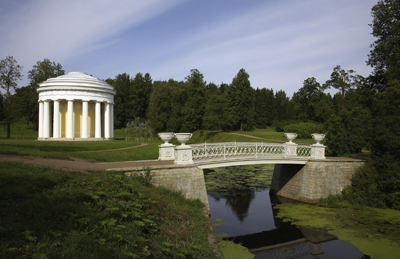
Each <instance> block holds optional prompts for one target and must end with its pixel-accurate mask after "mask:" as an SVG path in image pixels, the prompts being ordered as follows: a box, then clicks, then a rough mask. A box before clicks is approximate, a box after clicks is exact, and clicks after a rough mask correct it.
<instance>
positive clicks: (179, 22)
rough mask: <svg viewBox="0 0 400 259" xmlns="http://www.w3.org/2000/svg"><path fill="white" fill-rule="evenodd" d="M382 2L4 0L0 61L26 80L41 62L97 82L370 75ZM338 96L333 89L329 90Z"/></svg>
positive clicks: (288, 87)
mask: <svg viewBox="0 0 400 259" xmlns="http://www.w3.org/2000/svg"><path fill="white" fill-rule="evenodd" d="M376 3H377V0H351V1H349V0H335V1H332V0H281V1H278V0H264V1H261V0H247V1H245V0H240V1H239V0H168V1H166V0H146V1H143V0H140V1H137V0H113V1H111V0H85V1H83V0H2V1H1V3H0V24H1V26H0V35H1V41H0V42H1V43H0V58H1V59H3V58H5V57H6V56H8V55H11V56H14V58H15V59H16V60H17V61H18V63H19V64H20V65H22V66H24V70H23V74H24V79H23V80H22V81H20V83H19V86H25V85H27V84H28V83H29V80H28V78H27V74H28V71H29V70H30V69H32V67H33V65H34V64H35V63H36V62H37V61H43V59H44V58H48V59H50V60H51V61H55V62H59V63H61V65H62V66H63V69H64V70H65V72H66V73H68V72H71V71H82V72H85V73H87V74H91V75H93V76H95V77H97V78H100V79H106V78H114V77H115V76H116V75H117V74H119V73H124V72H126V73H129V74H130V75H131V76H135V75H136V73H138V72H141V73H143V74H144V73H149V74H150V75H151V77H152V79H153V80H168V79H170V78H173V79H175V80H178V81H180V80H185V77H186V76H188V75H189V74H190V70H191V69H194V68H196V69H198V70H199V71H200V72H201V73H202V74H203V75H204V79H205V80H206V81H207V82H213V83H215V84H217V85H219V84H221V83H222V82H224V83H231V82H232V79H233V78H234V77H235V75H236V74H237V72H238V71H239V70H240V69H241V68H244V69H245V70H246V71H247V73H249V75H250V82H251V85H252V87H254V88H257V87H258V88H272V89H273V90H274V91H279V90H284V91H285V92H286V93H287V94H288V95H289V96H292V94H293V92H296V91H298V89H299V88H300V87H302V85H303V81H304V80H305V79H307V78H308V77H315V78H316V79H317V81H318V82H320V83H321V84H322V83H324V82H325V81H326V80H328V79H329V77H330V74H331V73H332V71H333V68H334V67H335V66H336V65H340V66H341V67H342V68H343V69H346V70H348V69H353V70H355V71H356V72H357V74H360V75H363V76H367V75H368V74H369V73H370V72H371V68H370V67H367V66H366V63H365V61H366V60H367V59H368V57H367V55H368V53H369V51H370V45H371V44H372V43H373V41H374V38H373V36H372V35H371V32H372V29H371V28H370V27H369V26H368V24H370V23H372V17H371V8H372V6H374V5H375V4H376ZM332 92H335V91H334V90H332Z"/></svg>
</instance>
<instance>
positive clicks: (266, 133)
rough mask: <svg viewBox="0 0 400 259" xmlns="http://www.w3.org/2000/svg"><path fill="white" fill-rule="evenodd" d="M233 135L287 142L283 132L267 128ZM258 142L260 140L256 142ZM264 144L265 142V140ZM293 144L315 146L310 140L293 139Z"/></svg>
mask: <svg viewBox="0 0 400 259" xmlns="http://www.w3.org/2000/svg"><path fill="white" fill-rule="evenodd" d="M234 133H239V134H244V135H250V136H255V137H259V138H265V139H274V140H278V141H280V143H282V142H287V141H288V140H287V138H285V136H284V134H285V133H284V132H276V131H275V130H274V129H273V128H271V127H268V128H266V129H255V130H254V131H235V132H234ZM258 141H260V140H258ZM264 142H267V140H265V141H264ZM293 142H294V143H296V144H303V145H304V144H305V145H307V144H315V143H316V142H315V141H314V140H313V139H312V138H311V136H310V139H295V140H293ZM324 142H325V139H324V140H323V141H321V144H324Z"/></svg>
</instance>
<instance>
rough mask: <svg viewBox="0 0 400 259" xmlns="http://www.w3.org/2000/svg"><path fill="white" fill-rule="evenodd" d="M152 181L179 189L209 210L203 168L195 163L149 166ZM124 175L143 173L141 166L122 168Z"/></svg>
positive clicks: (169, 187) (157, 184) (158, 184)
mask: <svg viewBox="0 0 400 259" xmlns="http://www.w3.org/2000/svg"><path fill="white" fill-rule="evenodd" d="M149 169H150V171H151V176H152V181H153V184H154V185H156V186H163V187H165V188H167V189H169V190H175V191H181V192H182V194H183V195H184V196H185V197H186V198H189V199H199V200H200V201H202V202H203V203H204V204H205V205H206V207H207V210H208V212H209V211H210V208H209V204H208V198H207V190H206V183H205V181H204V174H203V170H202V169H200V168H198V167H196V166H195V165H185V166H182V165H168V166H150V167H149ZM117 170H118V169H117ZM121 170H123V171H124V172H125V174H126V175H128V176H130V175H132V174H137V173H143V168H139V167H133V168H123V169H121Z"/></svg>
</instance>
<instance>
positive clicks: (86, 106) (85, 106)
mask: <svg viewBox="0 0 400 259" xmlns="http://www.w3.org/2000/svg"><path fill="white" fill-rule="evenodd" d="M88 121H89V101H88V100H82V138H88V131H89V127H88Z"/></svg>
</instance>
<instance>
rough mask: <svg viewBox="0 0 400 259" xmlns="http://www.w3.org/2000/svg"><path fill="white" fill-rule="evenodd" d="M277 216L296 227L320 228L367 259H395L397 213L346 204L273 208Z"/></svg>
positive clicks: (399, 228) (399, 245)
mask: <svg viewBox="0 0 400 259" xmlns="http://www.w3.org/2000/svg"><path fill="white" fill-rule="evenodd" d="M276 208H278V209H279V213H278V217H280V218H283V219H284V220H286V221H290V222H292V224H295V225H297V226H309V227H313V228H324V229H326V230H327V231H328V232H329V233H330V234H333V235H335V236H336V237H337V238H339V239H341V240H346V241H348V242H350V243H352V244H353V245H354V246H356V247H357V248H358V249H359V250H360V251H361V252H362V253H364V254H366V255H369V256H371V258H398V255H399V254H400V238H399V237H400V211H398V210H390V209H377V208H371V207H361V206H354V205H351V204H350V203H348V202H346V201H341V202H334V203H331V204H329V205H328V204H326V203H325V204H317V205H310V204H298V203H296V204H292V203H285V204H281V205H277V206H276Z"/></svg>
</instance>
